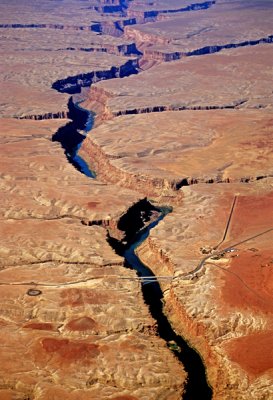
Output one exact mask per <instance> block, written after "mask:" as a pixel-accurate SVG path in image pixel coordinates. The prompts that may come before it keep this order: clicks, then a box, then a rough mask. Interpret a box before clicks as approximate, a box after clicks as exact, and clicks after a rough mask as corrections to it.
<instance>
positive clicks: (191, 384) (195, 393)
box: [52, 98, 212, 400]
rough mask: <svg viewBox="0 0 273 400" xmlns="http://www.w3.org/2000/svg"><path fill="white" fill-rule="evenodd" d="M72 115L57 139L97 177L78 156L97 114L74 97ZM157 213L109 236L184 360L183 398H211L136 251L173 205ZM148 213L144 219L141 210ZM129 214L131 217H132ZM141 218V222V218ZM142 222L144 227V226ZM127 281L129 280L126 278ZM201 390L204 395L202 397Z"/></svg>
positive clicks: (132, 219) (135, 218)
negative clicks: (122, 236) (123, 235)
mask: <svg viewBox="0 0 273 400" xmlns="http://www.w3.org/2000/svg"><path fill="white" fill-rule="evenodd" d="M68 106H69V118H70V119H71V120H72V121H71V122H69V123H67V124H66V125H65V126H64V127H61V128H60V129H59V130H58V131H57V132H56V133H55V134H54V135H53V137H52V140H53V141H58V142H60V143H61V145H62V147H63V149H64V151H65V155H66V157H67V159H68V161H69V162H70V163H71V164H73V166H74V167H75V168H76V169H77V170H78V171H80V172H81V173H84V174H85V175H87V176H88V177H90V178H95V173H94V172H93V171H90V169H89V168H88V166H87V164H86V163H85V161H84V160H83V159H81V158H80V157H79V156H78V154H77V153H78V150H79V148H80V146H81V144H82V142H83V140H84V139H85V137H86V135H87V133H88V132H90V131H91V129H92V126H93V119H94V114H93V113H92V112H90V111H88V110H85V109H84V108H82V107H81V106H80V105H79V104H78V103H77V104H74V103H73V100H72V98H70V100H69V104H68ZM154 210H155V211H156V212H157V216H156V218H155V216H153V218H150V220H149V217H150V215H149V212H147V210H140V209H139V210H138V211H137V212H138V213H139V215H129V214H128V215H127V218H126V222H125V223H124V224H125V225H127V226H125V227H123V229H124V230H126V229H128V230H129V231H130V234H129V235H128V237H127V240H126V242H125V244H124V242H121V241H118V240H116V239H114V238H112V237H111V236H110V235H109V236H108V241H109V244H110V245H111V246H112V247H113V248H114V250H115V251H116V252H117V253H118V254H119V255H120V256H122V257H124V260H125V263H124V265H125V267H127V268H131V269H134V270H136V271H137V274H138V276H139V277H140V279H141V281H142V292H143V297H144V300H145V302H146V304H147V305H148V307H149V310H150V313H151V315H152V316H153V318H154V319H155V320H156V321H157V331H158V335H159V336H160V337H161V338H162V339H163V340H164V341H165V342H166V345H167V346H168V348H169V349H170V351H173V352H174V354H175V355H176V357H177V359H178V360H179V361H180V362H181V363H182V364H183V366H184V368H185V370H186V372H187V374H188V380H187V384H186V388H185V394H184V395H183V400H184V399H185V400H195V399H196V400H197V399H201V398H202V399H204V400H207V399H211V397H212V390H211V388H210V386H209V385H208V383H207V380H206V373H205V367H204V364H203V362H202V359H201V357H200V355H199V354H198V353H197V352H196V351H195V350H194V349H193V348H191V347H190V346H189V345H188V343H187V342H186V341H185V340H184V339H183V338H182V337H181V336H179V335H177V334H176V333H175V331H174V330H173V329H172V327H171V325H170V323H169V321H168V319H167V317H166V316H165V314H164V312H163V302H162V298H163V294H162V290H161V288H160V284H159V282H158V280H157V279H156V276H155V275H154V274H153V273H152V271H151V270H150V269H149V268H147V267H146V266H145V265H144V264H143V263H142V262H141V261H140V259H139V258H138V257H137V255H136V254H135V249H136V248H137V247H138V246H139V245H140V244H141V243H142V242H143V241H144V240H146V239H147V237H148V236H149V233H150V230H151V229H152V228H154V227H155V226H156V225H157V224H158V223H159V222H160V220H162V219H163V218H164V217H165V216H166V215H167V214H168V213H169V212H171V209H170V208H168V207H161V208H154ZM145 213H146V215H145V220H144V222H143V221H142V220H143V218H142V217H141V215H140V214H142V215H144V214H145ZM128 217H129V218H128ZM140 220H141V223H140V222H139V221H140ZM141 225H142V227H140V226H141ZM125 282H126V281H125ZM200 394H201V396H202V397H200Z"/></svg>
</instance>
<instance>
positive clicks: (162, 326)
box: [108, 200, 212, 400]
mask: <svg viewBox="0 0 273 400" xmlns="http://www.w3.org/2000/svg"><path fill="white" fill-rule="evenodd" d="M146 202H147V200H146V201H145V204H144V203H143V204H144V205H145V210H144V212H145V213H146V214H147V212H148V207H147V204H146ZM154 210H157V211H158V212H161V215H160V216H159V217H158V218H157V219H156V220H155V221H153V222H152V223H150V224H149V225H148V226H146V227H145V228H143V229H141V230H140V231H139V232H138V233H137V234H135V235H134V236H133V235H132V231H133V229H135V232H136V230H137V229H138V228H139V227H141V226H142V224H143V218H142V215H143V214H141V213H139V214H138V215H137V214H136V213H135V214H134V212H135V211H137V209H136V207H135V208H134V209H133V210H131V213H130V216H129V217H130V218H129V217H128V218H127V219H126V220H124V221H123V222H122V224H121V226H122V227H123V228H125V232H126V237H127V238H128V239H129V241H128V242H127V243H126V244H124V241H123V242H121V241H118V240H117V239H115V238H113V237H111V236H110V235H108V242H109V244H110V245H111V246H112V248H113V249H114V250H115V251H116V252H117V253H118V254H119V255H120V256H122V257H124V258H125V266H126V267H127V268H130V269H134V270H136V271H137V274H138V276H145V277H155V275H154V274H153V273H152V271H151V270H150V269H149V268H148V267H147V266H146V265H144V264H143V263H142V262H141V261H140V259H139V258H138V257H137V255H136V254H135V249H136V248H137V247H138V246H139V245H140V244H141V243H142V242H143V241H144V240H145V239H147V237H148V236H149V233H150V230H151V229H152V228H153V227H155V226H156V225H157V224H158V223H159V221H160V220H161V219H163V218H164V216H165V215H166V214H167V213H169V212H170V211H171V210H170V209H168V208H162V209H156V208H154V207H153V210H152V211H154ZM133 214H134V215H133ZM147 216H148V214H147ZM132 217H133V218H132ZM139 220H140V221H139ZM132 222H133V223H132ZM145 222H146V221H145ZM128 225H129V226H128ZM127 232H129V235H128V234H127ZM142 292H143V297H144V300H145V303H146V304H147V305H148V307H149V309H150V312H151V315H152V316H153V318H154V319H155V320H156V321H157V332H158V335H159V336H160V337H161V338H162V339H164V340H165V341H166V343H167V344H168V345H169V347H170V349H171V350H173V351H174V354H175V355H176V357H177V358H178V360H179V361H180V362H181V363H182V364H183V366H184V368H185V370H186V372H187V373H188V381H187V384H186V393H185V394H184V395H183V397H182V398H183V400H210V399H211V398H212V389H211V388H210V386H209V385H208V382H207V380H206V371H205V367H204V364H203V361H202V358H201V357H200V355H199V353H198V352H196V351H195V350H194V349H193V348H191V347H190V346H189V345H188V343H187V342H186V341H185V340H184V339H183V338H182V337H181V336H179V335H177V334H176V333H175V332H174V330H173V328H172V326H171V324H170V323H169V321H168V319H167V317H166V315H165V314H164V310H163V293H162V290H161V288H160V285H159V283H158V281H157V280H155V281H154V282H153V283H150V282H149V281H148V280H146V282H145V279H144V283H143V284H142Z"/></svg>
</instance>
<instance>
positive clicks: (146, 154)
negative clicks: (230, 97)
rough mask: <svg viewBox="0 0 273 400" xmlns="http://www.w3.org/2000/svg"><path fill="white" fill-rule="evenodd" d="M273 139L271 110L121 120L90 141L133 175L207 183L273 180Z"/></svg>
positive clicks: (185, 113)
mask: <svg viewBox="0 0 273 400" xmlns="http://www.w3.org/2000/svg"><path fill="white" fill-rule="evenodd" d="M272 133H273V131H272V113H271V111H270V110H268V111H266V110H262V111H260V110H259V111H257V110H210V111H169V112H162V113H150V114H139V115H132V116H122V117H118V118H115V119H114V120H113V121H109V122H107V123H104V124H102V125H101V126H99V127H98V128H96V129H94V130H93V132H92V137H90V138H91V140H95V141H96V143H97V144H99V145H100V147H101V148H102V149H103V151H104V152H105V153H106V154H107V155H108V156H109V157H110V158H113V159H112V160H111V163H112V164H113V165H115V166H116V167H118V168H121V169H123V170H126V171H128V172H130V173H140V174H144V175H145V174H148V175H152V176H156V177H165V178H168V179H172V178H176V179H178V178H180V179H182V178H189V180H190V179H191V178H194V179H197V181H203V182H204V181H208V180H210V179H212V181H225V180H227V179H230V180H231V181H240V180H241V179H243V178H246V179H247V178H249V179H256V177H258V176H268V175H270V174H272V173H273V171H272V165H273V155H272V152H271V148H272V147H271V146H270V142H271V141H272ZM87 140H89V139H87ZM124 141H125V142H126V148H124V145H123V143H124ZM257 152H258V153H259V154H261V156H260V157H257Z"/></svg>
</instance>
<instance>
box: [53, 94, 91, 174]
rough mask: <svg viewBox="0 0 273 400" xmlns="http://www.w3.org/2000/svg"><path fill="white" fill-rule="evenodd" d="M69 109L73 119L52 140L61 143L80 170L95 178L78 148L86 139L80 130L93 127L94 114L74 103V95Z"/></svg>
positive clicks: (69, 116) (67, 155)
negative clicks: (79, 153)
mask: <svg viewBox="0 0 273 400" xmlns="http://www.w3.org/2000/svg"><path fill="white" fill-rule="evenodd" d="M68 110H69V112H68V118H69V119H71V121H70V122H68V123H67V124H66V125H65V126H62V127H61V128H59V129H58V130H57V132H56V133H54V135H53V136H52V141H53V142H59V143H61V145H62V148H63V149H64V153H65V155H66V157H67V159H68V161H69V162H70V163H71V164H72V165H73V166H74V167H75V168H76V169H77V170H78V171H80V172H81V173H83V174H84V175H86V176H88V177H91V178H94V177H95V174H94V172H93V171H91V170H90V169H89V167H88V165H87V163H86V162H85V161H84V160H83V159H82V158H81V157H80V156H79V155H78V150H79V148H80V146H81V144H82V142H83V140H84V139H85V134H82V133H80V132H79V130H82V131H84V133H87V132H88V131H89V130H90V129H92V126H93V120H94V116H93V114H92V113H91V112H89V111H87V110H86V111H85V110H84V109H82V108H81V107H80V106H78V105H76V104H74V102H73V99H72V97H70V99H69V101H68Z"/></svg>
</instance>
